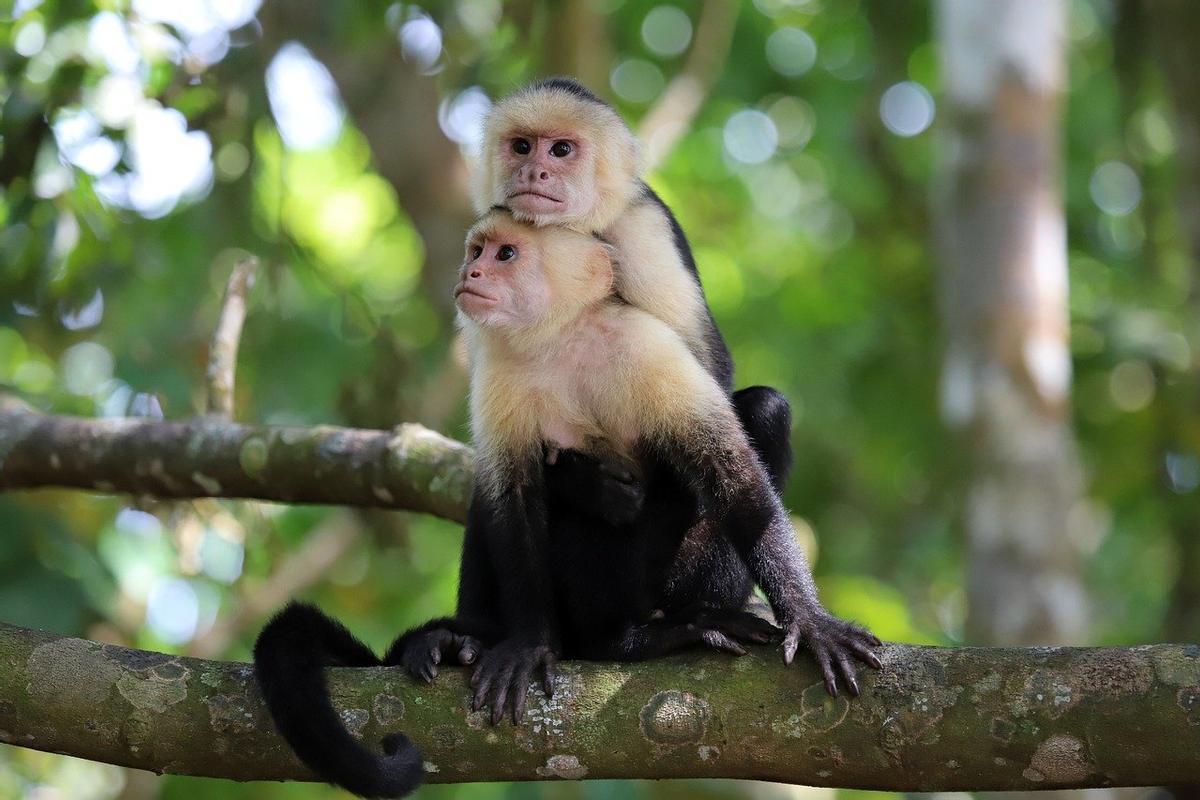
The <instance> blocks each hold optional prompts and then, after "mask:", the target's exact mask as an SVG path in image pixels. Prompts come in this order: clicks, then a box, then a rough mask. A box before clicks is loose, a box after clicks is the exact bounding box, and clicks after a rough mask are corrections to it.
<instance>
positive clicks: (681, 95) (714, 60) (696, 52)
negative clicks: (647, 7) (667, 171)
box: [638, 0, 739, 171]
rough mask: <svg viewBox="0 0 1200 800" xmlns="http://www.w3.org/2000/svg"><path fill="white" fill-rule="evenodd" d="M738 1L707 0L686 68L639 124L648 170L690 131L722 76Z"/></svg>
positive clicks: (685, 64)
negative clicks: (709, 94) (713, 87)
mask: <svg viewBox="0 0 1200 800" xmlns="http://www.w3.org/2000/svg"><path fill="white" fill-rule="evenodd" d="M738 5H739V4H738V3H736V2H733V0H707V2H705V4H704V8H703V9H701V11H700V20H699V22H697V23H696V36H695V38H694V39H693V40H692V49H691V51H689V52H688V57H687V61H686V62H685V63H684V65H683V69H682V70H681V71H680V72H679V74H678V75H676V76H675V77H674V78H672V79H671V82H670V83H669V84H667V88H666V89H665V90H663V93H662V96H661V97H659V99H658V102H657V103H655V105H654V107H653V108H651V109H650V110H649V111H648V112H646V116H645V117H643V118H642V124H641V126H640V127H639V128H638V136H639V137H640V138H641V140H642V141H643V142H644V143H645V148H646V150H645V157H644V158H645V163H644V165H643V166H644V168H645V169H646V170H647V171H649V170H652V169H654V168H655V167H656V166H658V165H659V164H661V163H662V161H663V159H665V158H666V157H667V155H668V154H669V153H670V152H671V150H673V149H674V147H675V145H676V144H678V143H679V140H680V139H682V138H683V135H684V134H685V133H687V131H688V129H689V128H690V127H691V124H692V120H694V119H695V118H696V114H698V113H699V111H700V107H701V106H703V105H704V100H705V98H707V97H708V93H709V91H710V90H711V89H712V86H713V84H714V83H715V82H716V80H717V78H718V77H719V76H720V74H721V69H722V68H723V67H724V66H725V60H726V59H727V58H728V57H729V46H730V44H731V43H732V42H733V29H734V26H735V23H736V22H737V15H738Z"/></svg>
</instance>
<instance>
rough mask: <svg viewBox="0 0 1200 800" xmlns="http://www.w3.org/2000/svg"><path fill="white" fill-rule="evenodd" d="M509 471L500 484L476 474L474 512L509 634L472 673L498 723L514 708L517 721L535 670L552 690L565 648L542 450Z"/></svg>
mask: <svg viewBox="0 0 1200 800" xmlns="http://www.w3.org/2000/svg"><path fill="white" fill-rule="evenodd" d="M505 475H506V478H505V479H504V481H503V485H501V486H500V487H498V489H499V490H498V491H495V490H493V491H489V490H488V489H486V488H485V485H484V481H482V480H478V479H477V480H476V488H475V490H474V494H473V495H472V499H471V511H470V512H469V513H470V517H471V521H472V522H474V523H475V524H476V525H477V526H478V530H479V532H480V535H481V538H482V540H483V541H485V542H486V544H487V547H486V550H487V553H488V556H489V558H490V561H491V565H492V569H491V572H492V575H493V576H494V578H495V581H496V588H497V593H496V595H497V596H496V599H497V600H498V607H499V615H500V617H501V619H502V629H503V638H501V639H500V640H499V641H497V642H496V644H495V645H494V646H493V647H491V648H490V649H488V650H485V651H484V652H483V653H482V654H481V655H480V657H479V659H478V662H477V664H476V667H475V671H474V673H473V674H472V676H471V685H472V687H474V698H473V701H472V708H473V709H475V710H478V709H479V708H482V707H483V706H491V709H492V715H491V719H492V724H493V725H494V724H496V723H498V722H499V721H500V719H501V718H502V717H503V716H504V713H505V711H506V710H507V709H509V708H511V710H512V717H513V720H514V721H516V720H519V719H520V718H521V715H522V714H523V713H524V711H525V700H526V695H527V693H528V691H529V683H530V680H531V678H532V676H533V674H534V673H535V672H536V671H538V670H541V672H542V676H543V679H542V687H543V689H544V690H545V691H546V694H547V695H550V694H552V693H553V688H554V667H555V662H556V658H557V656H558V653H559V651H560V643H559V639H560V637H559V632H558V622H557V617H556V614H555V609H554V596H553V586H552V584H553V581H552V576H551V574H550V565H549V538H548V532H547V518H546V487H545V481H544V477H543V471H542V464H541V458H540V450H539V451H538V454H537V456H536V457H533V458H530V459H527V460H526V461H524V462H523V463H520V464H518V465H515V466H514V467H513V468H512V469H510V470H508V471H507V472H506V473H505Z"/></svg>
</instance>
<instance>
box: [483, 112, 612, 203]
mask: <svg viewBox="0 0 1200 800" xmlns="http://www.w3.org/2000/svg"><path fill="white" fill-rule="evenodd" d="M498 144H499V149H500V151H499V152H498V153H497V154H496V157H497V158H498V159H499V166H500V169H499V170H498V175H497V178H498V180H497V183H498V184H499V185H498V186H497V187H496V192H495V196H494V198H493V199H494V200H495V202H496V203H497V204H500V205H504V206H507V207H508V208H510V209H512V210H513V212H514V213H515V214H516V215H517V217H518V218H527V219H529V220H531V221H532V222H534V223H535V224H537V225H553V224H560V223H564V222H565V223H569V222H571V221H572V220H575V219H579V218H581V217H585V216H587V215H588V214H589V213H591V211H592V208H593V206H595V204H596V200H597V196H596V176H595V159H594V154H593V152H592V148H591V147H590V145H589V143H588V142H587V141H586V140H584V139H583V137H581V136H579V135H577V134H573V133H567V132H557V133H552V134H547V133H540V134H525V133H521V132H517V133H512V134H510V135H508V136H505V137H502V138H501V140H500V142H499V143H498Z"/></svg>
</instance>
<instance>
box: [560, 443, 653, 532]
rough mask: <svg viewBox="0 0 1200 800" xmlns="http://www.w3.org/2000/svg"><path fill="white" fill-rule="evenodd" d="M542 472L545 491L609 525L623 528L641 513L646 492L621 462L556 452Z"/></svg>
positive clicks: (570, 451) (575, 452)
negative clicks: (544, 480) (552, 460)
mask: <svg viewBox="0 0 1200 800" xmlns="http://www.w3.org/2000/svg"><path fill="white" fill-rule="evenodd" d="M545 472H546V485H547V488H548V489H549V490H550V492H552V493H553V494H554V495H555V496H556V497H559V498H563V499H565V500H566V501H567V502H569V503H570V504H571V505H572V506H574V507H575V508H576V509H577V510H579V511H581V512H583V513H584V514H587V515H588V516H591V517H596V518H598V519H601V520H604V522H606V523H608V524H609V525H626V524H628V523H630V522H633V521H634V520H635V519H637V517H638V515H639V514H641V513H642V504H643V503H644V502H645V500H646V488H645V486H643V485H642V482H641V481H640V480H638V477H637V476H636V475H635V474H634V473H633V470H631V469H629V466H628V464H626V463H624V462H622V461H619V460H615V459H600V458H596V457H594V456H590V455H586V454H584V453H581V452H579V451H578V450H559V451H558V452H556V453H555V456H554V463H553V464H549V463H548V464H546V467H545Z"/></svg>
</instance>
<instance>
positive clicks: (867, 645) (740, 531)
mask: <svg viewBox="0 0 1200 800" xmlns="http://www.w3.org/2000/svg"><path fill="white" fill-rule="evenodd" d="M694 425H695V426H696V427H697V429H696V430H694V431H693V432H692V433H691V434H690V435H688V436H686V437H682V438H677V439H675V440H674V441H669V440H668V441H667V442H663V443H661V444H660V447H661V448H662V455H663V456H664V457H665V458H667V459H668V460H669V461H670V462H671V463H672V464H674V465H675V467H676V469H678V470H679V471H680V473H681V474H682V475H683V476H684V478H685V479H686V480H687V481H688V483H689V484H690V485H691V486H693V487H694V489H695V491H696V492H697V494H698V495H699V497H700V502H701V505H702V507H703V509H704V514H705V515H706V516H708V517H709V518H710V519H711V520H712V521H713V522H714V524H716V525H718V526H719V527H720V529H721V531H722V533H723V534H724V535H725V536H726V537H727V538H728V539H729V540H730V541H731V542H733V544H734V547H735V548H736V549H737V550H738V552H739V554H740V555H741V556H742V558H743V559H744V560H745V562H746V565H747V566H748V567H749V569H750V573H751V575H753V577H754V580H755V581H756V582H757V583H758V585H759V586H761V587H762V590H763V592H764V593H765V594H766V595H767V600H768V601H769V602H770V604H771V608H772V610H773V611H774V612H775V617H776V619H777V621H778V622H779V625H780V627H782V628H783V630H784V631H785V635H784V640H783V658H784V661H785V662H786V663H789V664H790V663H791V662H792V659H793V658H794V657H795V654H796V649H797V648H798V647H799V645H800V644H801V643H804V644H806V645H807V647H808V648H809V650H811V651H812V654H813V657H814V658H815V659H816V661H817V664H818V665H819V666H820V668H821V672H822V674H823V676H824V678H825V687H826V689H828V691H829V693H830V694H832V695H836V694H837V677H836V673H837V672H840V673H841V676H842V680H843V681H844V682H845V684H846V686H847V687H848V688H849V690H850V692H851V694H855V695H856V694H858V682H857V680H856V678H855V675H854V666H853V659H858V660H860V661H864V662H866V663H867V664H870V665H871V666H873V667H875V668H877V669H878V668H879V666H880V664H879V660H878V659H877V658H876V657H875V654H874V653H873V652H872V651H871V648H872V647H877V646H879V645H880V644H881V643H880V641H879V639H878V638H876V637H875V636H874V635H873V634H871V633H870V632H868V631H867V630H865V629H864V628H861V627H859V626H857V625H854V624H852V623H849V622H846V621H845V620H841V619H838V618H837V617H835V616H833V615H832V614H830V613H829V612H828V611H826V610H825V608H824V607H823V606H822V605H821V603H820V601H819V600H818V599H817V590H816V586H815V585H814V584H813V580H812V572H811V570H810V569H809V566H808V562H807V560H806V559H805V558H804V553H803V551H801V550H800V547H799V545H798V544H797V542H796V535H795V533H794V532H793V530H792V527H791V524H790V523H789V522H788V519H787V515H786V513H785V512H784V510H783V506H782V504H781V503H780V501H779V497H778V495H776V493H775V491H774V490H773V489H772V488H771V485H770V483H769V481H768V478H767V475H766V473H765V472H764V470H763V468H762V465H761V464H760V463H759V461H758V459H757V457H755V455H754V453H753V452H752V451H751V450H750V447H749V445H748V444H747V443H746V442H745V437H744V435H743V434H742V433H741V430H740V427H738V426H730V425H729V424H728V421H727V420H722V422H721V424H719V425H714V424H712V423H705V422H702V421H700V420H695V421H694ZM835 669H836V672H835Z"/></svg>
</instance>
